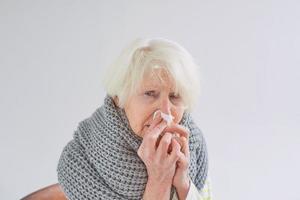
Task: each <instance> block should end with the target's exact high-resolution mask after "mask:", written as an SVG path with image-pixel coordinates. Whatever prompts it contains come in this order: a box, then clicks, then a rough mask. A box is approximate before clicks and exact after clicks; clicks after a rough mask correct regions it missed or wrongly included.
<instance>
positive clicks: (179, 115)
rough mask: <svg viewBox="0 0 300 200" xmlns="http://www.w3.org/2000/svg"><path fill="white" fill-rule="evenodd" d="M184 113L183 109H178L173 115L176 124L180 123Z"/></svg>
mask: <svg viewBox="0 0 300 200" xmlns="http://www.w3.org/2000/svg"><path fill="white" fill-rule="evenodd" d="M183 112H184V109H183V108H178V109H176V110H175V112H174V113H173V116H174V123H175V124H178V123H179V122H180V120H181V119H182V116H183Z"/></svg>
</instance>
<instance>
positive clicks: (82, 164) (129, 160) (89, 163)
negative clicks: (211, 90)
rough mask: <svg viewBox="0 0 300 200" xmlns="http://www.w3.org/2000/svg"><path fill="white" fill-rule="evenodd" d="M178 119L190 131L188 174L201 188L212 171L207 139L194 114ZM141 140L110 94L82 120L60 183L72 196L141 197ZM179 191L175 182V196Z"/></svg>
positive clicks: (76, 199) (65, 155)
mask: <svg viewBox="0 0 300 200" xmlns="http://www.w3.org/2000/svg"><path fill="white" fill-rule="evenodd" d="M179 124H181V125H183V126H185V127H187V128H188V129H189V130H190V137H189V148H190V166H189V175H190V177H191V180H192V181H193V183H194V184H195V185H196V187H197V188H198V189H199V190H201V189H202V187H203V186H204V182H205V179H206V177H207V170H208V156H207V150H206V143H205V140H204V137H203V135H202V132H201V130H200V129H199V128H198V127H197V126H196V124H195V123H194V122H193V120H192V118H191V115H190V114H189V113H187V112H184V114H183V118H182V120H181V121H180V123H179ZM141 142H142V138H141V137H139V136H138V135H136V134H135V133H134V132H133V130H132V129H131V128H130V125H129V121H128V119H127V117H126V113H125V111H124V109H121V108H119V107H117V106H116V105H115V104H114V101H113V99H112V98H111V97H110V96H108V95H106V97H105V99H104V104H103V105H102V106H101V107H99V108H97V109H96V111H94V113H93V114H92V115H91V116H90V117H88V118H86V119H84V120H82V121H81V122H79V124H78V127H77V129H76V130H75V131H74V134H73V139H72V140H70V141H69V142H68V143H67V144H66V146H65V147H64V149H63V151H62V154H61V156H60V158H59V161H58V166H57V175H58V182H59V184H60V186H61V187H62V189H63V191H64V193H65V195H66V196H67V198H68V199H69V200H86V199H90V200H95V199H105V200H110V199H118V200H120V199H137V200H140V199H141V198H142V196H143V193H144V190H145V186H146V183H147V170H146V167H145V165H144V163H143V161H142V160H141V159H140V158H139V156H138V155H137V150H138V148H139V146H140V144H141ZM174 192H175V189H174V187H173V186H172V190H171V198H172V197H173V194H174Z"/></svg>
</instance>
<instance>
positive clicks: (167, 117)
mask: <svg viewBox="0 0 300 200" xmlns="http://www.w3.org/2000/svg"><path fill="white" fill-rule="evenodd" d="M157 112H160V116H161V117H162V118H163V119H164V120H165V121H166V122H167V124H168V125H170V124H171V122H172V121H173V119H174V117H173V116H172V115H171V114H170V115H168V114H165V113H163V112H161V111H160V110H157V111H155V113H154V114H153V119H154V118H155V115H156V113H157Z"/></svg>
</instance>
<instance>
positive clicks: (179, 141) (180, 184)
mask: <svg viewBox="0 0 300 200" xmlns="http://www.w3.org/2000/svg"><path fill="white" fill-rule="evenodd" d="M165 131H170V132H173V133H178V134H179V135H180V137H178V138H176V139H175V138H173V139H172V149H181V151H179V152H176V153H177V154H178V157H179V160H178V161H177V167H176V171H175V175H174V178H173V181H172V184H173V185H174V187H175V188H176V191H177V194H178V197H179V199H180V200H181V199H185V198H186V196H187V193H188V191H189V187H190V179H189V175H188V172H189V163H190V151H189V146H188V144H189V142H188V138H189V131H188V130H187V129H186V128H185V127H183V126H181V125H178V124H174V125H173V126H171V127H168V128H166V129H165Z"/></svg>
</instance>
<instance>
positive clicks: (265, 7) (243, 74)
mask: <svg viewBox="0 0 300 200" xmlns="http://www.w3.org/2000/svg"><path fill="white" fill-rule="evenodd" d="M299 20H300V3H299V1H296V0H295V1H290V0H285V1H283V0H282V1H275V0H273V1H271V0H269V1H266V0H253V1H241V0H236V1H234V0H228V1H222V0H214V1H208V0H202V1H174V0H172V1H171V0H166V1H112V0H110V1H79V0H64V1H62V0H60V1H58V0H57V1H32V0H31V1H29V0H27V1H8V0H7V1H3V0H0V70H1V71H0V90H1V93H0V94H1V98H0V121H1V125H0V134H1V140H0V148H1V149H0V158H1V164H0V199H5V200H9V199H19V198H21V197H23V196H25V195H26V194H28V193H30V192H33V191H35V190H37V189H39V188H41V187H44V186H47V185H50V184H53V183H56V182H57V176H56V166H57V163H58V158H59V156H60V153H61V151H62V149H63V147H64V146H65V145H66V143H67V142H68V141H69V140H70V139H71V138H72V134H73V131H74V130H75V129H76V127H77V124H78V122H80V121H81V120H83V119H84V118H85V117H88V116H89V115H90V114H91V113H92V112H93V111H94V110H95V109H96V108H97V107H98V106H100V105H101V104H102V103H103V97H104V95H105V93H104V90H103V89H102V86H101V83H100V78H99V77H100V76H101V74H102V73H105V71H104V68H105V67H107V65H109V64H110V63H111V62H112V61H113V60H114V59H115V58H116V57H117V55H118V54H119V53H120V51H121V50H122V49H123V47H125V46H126V45H127V44H128V43H129V42H131V41H132V40H133V39H135V38H136V37H164V38H167V39H170V40H174V41H176V42H178V43H179V44H181V45H182V46H184V47H185V48H186V49H187V50H188V51H189V52H190V53H191V54H192V55H193V56H194V57H195V59H196V60H197V62H198V63H199V64H200V65H201V70H202V77H203V85H202V88H203V92H202V96H201V97H200V99H199V103H198V107H197V110H195V112H194V116H195V118H196V121H197V122H198V125H199V127H200V128H201V129H202V131H203V133H204V135H205V138H206V141H207V145H208V153H209V160H210V172H211V181H212V187H213V188H212V190H213V194H214V199H220V200H224V199H230V200H253V199H274V200H275V199H276V200H277V199H278V200H279V199H287V200H299V199H300V192H299V178H300V175H299V174H300V173H299V169H300V161H299V156H298V154H299V152H300V147H299V145H300V136H299V134H300V128H299V124H300V108H299V107H300V106H299V102H300V94H299V85H300V81H299V79H300V75H299V74H300V70H299V66H300V56H299V52H300V37H299V35H300V22H299Z"/></svg>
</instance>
